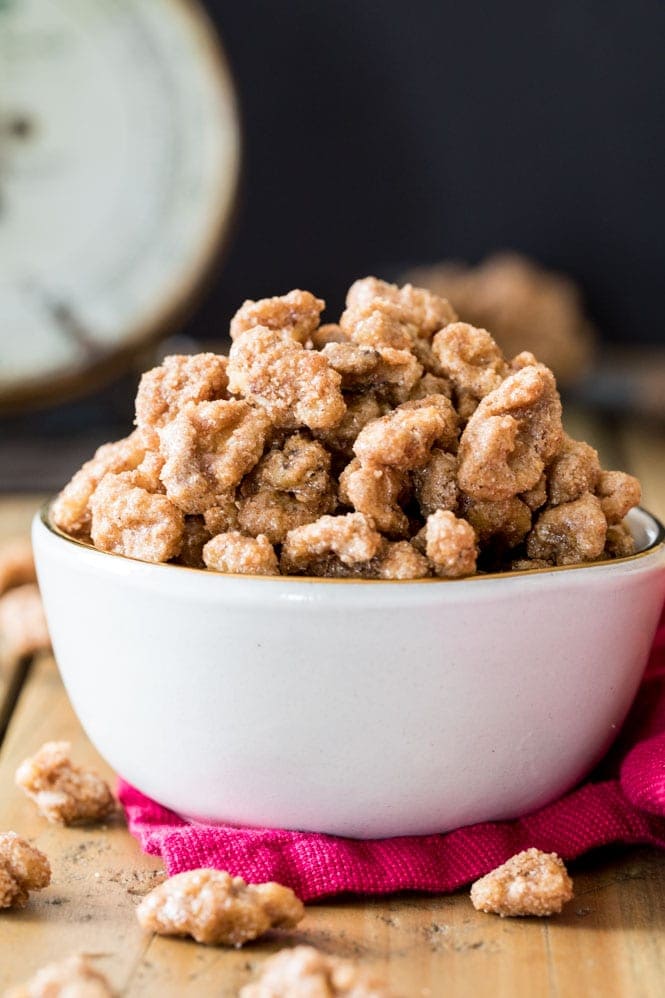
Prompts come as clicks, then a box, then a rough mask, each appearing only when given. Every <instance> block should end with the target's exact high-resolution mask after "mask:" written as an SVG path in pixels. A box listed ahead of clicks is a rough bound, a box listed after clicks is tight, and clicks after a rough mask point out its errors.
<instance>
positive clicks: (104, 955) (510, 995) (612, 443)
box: [0, 415, 665, 998]
mask: <svg viewBox="0 0 665 998" xmlns="http://www.w3.org/2000/svg"><path fill="white" fill-rule="evenodd" d="M568 422H569V428H570V430H571V432H572V433H574V434H579V435H581V436H586V438H587V439H590V440H593V441H594V442H595V443H596V446H598V447H599V449H600V450H601V456H602V457H603V459H604V461H605V462H606V466H610V467H624V468H627V469H629V470H631V471H633V472H635V473H636V474H638V475H639V476H640V477H641V478H642V481H643V484H644V492H645V498H644V503H645V505H646V506H647V507H648V508H650V509H652V510H653V511H654V512H655V513H657V514H658V515H660V517H661V518H663V519H665V435H664V434H663V432H662V431H658V430H656V429H652V430H650V431H648V432H644V431H638V429H637V428H636V427H632V426H630V425H627V424H626V425H623V426H621V427H614V426H612V425H611V424H608V423H607V422H602V423H601V422H596V421H591V420H589V418H588V417H582V416H581V415H574V416H573V417H569V421H568ZM38 503H39V497H35V496H27V497H14V498H5V499H4V500H0V540H2V539H3V538H4V537H7V536H11V535H14V534H16V533H18V532H21V531H23V530H25V529H27V525H28V522H29V519H30V516H31V513H32V511H33V510H34V508H35V507H36V506H37V505H38ZM90 665H91V669H94V662H91V663H90ZM17 675H18V673H17V668H16V667H15V666H11V667H10V665H9V664H8V663H5V666H4V670H3V671H2V672H0V713H3V712H4V717H5V727H6V733H5V737H4V740H3V742H2V746H1V750H0V829H1V830H5V829H14V830H15V831H17V832H19V833H21V834H23V835H26V836H27V837H28V838H30V839H31V840H32V841H34V842H35V844H36V845H38V846H39V847H40V848H41V849H43V850H44V852H46V853H47V855H48V856H49V857H50V859H51V864H52V867H53V882H52V885H51V886H50V887H49V888H47V889H46V890H44V891H42V892H41V893H37V894H35V895H33V898H32V900H31V902H30V904H29V906H28V907H27V908H26V909H25V910H24V911H17V912H14V911H12V912H5V913H2V914H0V992H1V991H2V990H4V988H5V987H8V986H9V985H12V984H16V983H18V982H19V981H22V980H23V979H25V978H26V977H28V976H29V975H30V974H32V973H33V972H34V971H35V970H36V969H37V968H38V967H39V966H41V965H43V964H44V963H46V962H48V961H50V960H53V959H56V958H59V957H63V956H66V955H69V954H70V953H74V952H87V953H90V954H95V956H96V963H97V965H98V967H99V968H100V970H102V971H103V972H104V973H106V974H107V975H108V977H109V980H110V981H111V983H112V985H113V987H114V988H115V989H116V990H117V992H118V993H119V994H121V995H128V996H138V995H145V996H152V995H155V996H159V998H170V996H173V998H176V996H182V995H196V996H199V995H201V996H208V995H210V996H212V995H215V996H219V998H223V996H232V995H235V994H237V991H238V989H239V987H240V986H241V985H242V984H244V983H246V982H247V981H248V980H249V979H250V978H251V976H252V974H253V973H254V972H255V971H256V969H257V968H258V967H259V966H260V964H261V962H262V960H263V959H264V957H265V956H266V955H267V954H268V953H271V952H273V951H274V950H275V949H276V948H277V947H278V942H277V941H276V940H275V939H273V940H270V941H266V942H261V943H257V944H254V945H248V946H246V947H245V948H244V949H242V950H240V951H234V950H225V949H216V948H206V947H204V946H199V945H197V944H196V943H193V942H188V941H182V940H172V939H163V938H158V937H153V936H150V935H147V934H146V933H144V932H143V931H141V929H140V928H139V926H138V923H137V921H136V918H135V916H134V908H135V906H136V904H137V902H138V900H139V899H140V897H141V896H142V894H144V893H145V892H146V891H147V890H149V889H150V887H151V886H152V885H153V884H154V883H155V878H157V877H159V871H160V869H161V864H160V863H159V862H158V861H157V860H155V859H153V858H150V857H147V856H144V855H142V854H141V852H140V850H139V848H138V846H137V844H136V842H135V841H134V840H133V839H132V838H131V837H130V835H129V834H128V832H127V830H126V828H125V827H124V825H123V823H122V822H121V821H120V820H118V821H117V822H116V823H112V824H109V825H108V826H106V827H104V828H98V829H89V830H86V829H80V828H73V829H61V828H58V827H55V826H52V825H48V824H47V823H46V822H45V821H43V820H42V819H40V818H39V817H38V816H37V814H36V812H35V809H34V807H33V806H32V805H31V804H30V803H29V802H28V801H27V800H26V799H25V798H24V797H23V796H22V795H21V794H20V793H19V792H18V791H17V790H15V789H14V782H13V780H14V772H15V770H16V767H17V765H18V763H19V762H20V761H21V760H22V759H23V758H24V757H25V756H27V755H29V754H31V753H32V752H33V751H34V750H35V749H36V748H37V747H38V746H39V745H41V744H42V742H44V741H46V740H48V739H68V740H69V741H71V742H72V744H73V752H74V756H75V758H76V759H78V760H80V761H81V762H83V763H89V764H91V765H94V766H95V767H96V768H97V769H98V770H99V771H100V772H102V773H103V774H104V775H105V776H106V777H108V778H109V780H112V779H113V774H112V773H111V772H110V770H109V768H108V766H107V765H106V764H105V763H104V762H103V760H102V759H100V757H99V756H98V755H97V753H96V752H95V750H94V749H93V747H92V745H91V744H90V742H89V741H88V739H87V738H86V736H85V735H84V733H83V731H82V729H81V727H80V725H79V723H78V721H77V720H76V718H75V716H74V714H73V712H72V710H71V707H70V705H69V702H68V700H67V697H66V695H65V693H64V690H63V687H62V685H61V682H60V679H59V677H58V673H57V670H56V668H55V665H54V663H53V661H52V659H51V658H50V657H49V656H43V657H41V658H40V659H39V660H37V661H36V662H34V663H33V665H32V667H31V669H30V671H29V674H28V675H27V677H24V682H23V684H22V688H21V689H20V692H17V689H16V686H17V681H16V680H17ZM7 722H8V723H7ZM572 872H573V874H574V877H575V888H576V897H575V900H574V901H573V903H572V904H570V905H569V906H568V908H567V909H566V911H565V912H564V913H563V915H561V916H560V917H556V918H553V919H550V920H542V921H538V920H531V921H519V920H514V921H511V920H508V919H506V920H501V919H499V918H495V917H493V916H488V915H481V914H478V913H477V912H475V911H474V910H473V908H472V907H471V904H470V902H469V899H468V893H467V892H466V891H461V892H459V893H457V894H454V895H452V896H441V897H431V896H421V895H411V896H401V897H393V898H388V899H384V900H370V901H360V900H344V901H339V902H335V903H330V902H327V903H322V904H315V905H310V906H308V908H307V915H306V917H305V919H304V921H303V922H302V923H301V926H300V928H299V930H298V931H297V932H295V933H292V934H289V935H288V936H287V937H286V938H282V939H281V940H280V942H286V943H288V944H293V943H296V942H308V943H312V944H314V945H316V946H318V947H320V948H321V949H323V950H325V951H326V952H330V953H337V954H340V955H344V956H350V957H354V958H356V959H358V960H359V961H361V962H362V963H363V964H365V965H367V966H368V967H372V968H373V969H375V970H376V971H378V972H380V973H381V974H382V975H383V976H384V977H385V979H386V981H387V983H388V984H389V986H390V988H391V992H392V993H393V994H395V995H397V996H402V998H416V996H430V998H444V996H445V998H459V996H467V995H468V996H474V998H476V996H479V998H484V996H487V998H490V996H491V998H537V996H540V995H543V996H545V995H546V996H562V998H566V996H571V998H577V996H584V998H595V996H597V998H607V996H613V995H617V996H629V998H651V996H654V998H655V996H661V995H663V994H665V931H664V930H665V856H661V855H660V854H658V853H656V852H655V851H653V850H650V849H641V848H640V849H636V848H632V849H615V850H611V851H603V852H602V853H600V854H596V855H595V856H592V857H587V858H585V859H584V860H582V861H579V862H578V863H576V864H573V867H572Z"/></svg>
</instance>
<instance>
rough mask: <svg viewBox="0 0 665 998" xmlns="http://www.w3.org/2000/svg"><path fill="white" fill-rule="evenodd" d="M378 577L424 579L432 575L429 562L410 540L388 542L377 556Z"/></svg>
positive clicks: (376, 568)
mask: <svg viewBox="0 0 665 998" xmlns="http://www.w3.org/2000/svg"><path fill="white" fill-rule="evenodd" d="M373 574H374V576H375V577H376V578H378V579H398V580H400V579H401V580H406V579H424V578H425V577H426V576H428V575H431V574H432V573H431V572H430V567H429V562H428V560H427V558H425V557H424V556H423V555H422V554H421V553H420V552H419V551H416V549H415V548H414V546H413V544H410V543H409V541H395V542H394V543H390V542H386V543H385V544H384V545H383V546H382V548H381V551H380V553H379V555H378V557H377V558H376V567H375V571H374V573H373Z"/></svg>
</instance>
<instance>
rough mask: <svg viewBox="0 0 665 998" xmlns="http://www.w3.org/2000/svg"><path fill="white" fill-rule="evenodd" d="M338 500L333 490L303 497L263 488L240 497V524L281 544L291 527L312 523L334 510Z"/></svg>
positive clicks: (272, 542)
mask: <svg viewBox="0 0 665 998" xmlns="http://www.w3.org/2000/svg"><path fill="white" fill-rule="evenodd" d="M335 505H336V502H335V498H334V495H333V493H332V492H328V493H325V494H324V495H323V496H319V497H318V498H316V499H307V500H302V499H298V498H297V497H296V496H293V495H291V494H290V493H288V492H278V491H276V490H275V489H269V488H264V489H261V490H260V491H258V492H256V493H254V494H253V495H248V496H247V497H245V498H242V499H240V501H239V503H238V525H239V526H240V527H241V528H242V530H244V531H246V533H248V534H252V535H253V536H254V537H258V536H259V535H260V534H264V535H265V536H266V537H267V538H268V540H269V541H270V543H271V544H281V543H282V541H283V540H284V538H285V537H286V535H287V534H288V532H289V530H294V529H295V528H296V527H302V526H304V525H305V524H306V523H313V522H314V521H315V520H317V519H318V518H319V517H320V516H322V515H323V514H324V513H331V512H332V511H333V510H334V508H335Z"/></svg>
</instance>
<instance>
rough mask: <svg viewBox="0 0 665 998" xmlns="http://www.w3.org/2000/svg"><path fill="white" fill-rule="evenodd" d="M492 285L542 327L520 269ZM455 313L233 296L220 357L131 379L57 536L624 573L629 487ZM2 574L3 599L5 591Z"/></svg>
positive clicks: (307, 565) (352, 571) (366, 286)
mask: <svg viewBox="0 0 665 998" xmlns="http://www.w3.org/2000/svg"><path fill="white" fill-rule="evenodd" d="M493 268H494V269H493ZM490 271H491V274H489V272H490ZM499 273H502V274H503V275H504V276H506V275H508V277H509V279H510V281H512V282H513V287H514V288H515V289H517V288H518V287H520V286H522V287H523V289H524V288H527V285H528V293H527V292H525V294H524V302H525V303H527V302H528V309H526V305H525V309H526V311H524V312H523V313H522V318H524V316H525V315H526V314H527V312H528V311H529V310H530V309H532V310H533V311H532V312H531V313H530V314H531V315H532V318H533V316H537V317H538V322H539V323H542V324H543V328H545V327H547V326H548V322H549V319H548V318H547V314H546V313H547V309H548V308H550V307H552V308H554V305H553V302H554V298H553V297H551V296H550V292H551V291H552V287H553V285H552V284H551V282H550V284H547V282H545V283H544V284H542V283H541V281H540V277H538V276H537V275H536V276H534V274H535V272H533V273H530V274H529V275H527V277H526V278H525V277H524V274H525V273H526V271H525V269H524V267H523V266H522V264H518V263H516V261H515V260H512V261H511V260H507V261H506V260H504V261H503V262H496V264H492V267H489V266H488V274H489V277H488V280H489V283H490V284H491V283H492V281H494V278H495V277H496V275H497V274H499ZM492 275H493V276H492ZM520 282H522V285H520ZM546 284H547V286H546ZM538 289H540V290H538ZM495 290H496V288H495ZM541 291H542V294H543V299H542V302H541V303H540V304H542V303H544V302H545V301H547V302H548V303H549V304H548V305H547V308H545V307H544V305H543V308H541V307H540V304H539V294H540V292H541ZM515 293H516V294H517V291H516V292H515ZM520 293H521V292H520ZM562 295H563V296H564V297H565V292H562ZM481 297H482V295H481ZM554 297H556V296H554ZM499 298H500V296H499ZM490 299H491V295H490V296H489V297H488V298H486V299H483V300H485V302H486V304H487V303H488V302H489V301H490ZM498 300H499V299H498V298H497V301H498ZM465 302H466V304H465V308H464V309H462V311H463V315H464V320H465V321H458V318H457V315H456V314H455V311H454V309H453V307H452V306H451V305H450V303H449V301H447V300H446V296H445V295H441V294H438V293H437V292H436V290H428V289H425V288H419V287H414V286H413V285H411V284H406V285H404V286H403V287H398V286H397V285H396V284H389V283H388V282H386V281H382V280H380V279H379V278H376V277H366V278H363V279H361V280H359V281H356V282H355V283H354V284H353V285H352V286H351V288H350V289H349V292H348V295H347V301H346V309H345V310H344V312H343V314H342V315H341V317H340V318H339V321H338V322H330V323H327V324H325V325H323V326H321V325H320V324H319V323H320V318H321V311H322V309H323V307H324V302H323V300H322V299H320V298H317V297H316V296H315V295H313V294H312V293H311V292H309V291H305V290H302V289H300V288H295V289H293V290H292V291H289V292H288V293H286V294H283V295H278V296H275V297H272V298H262V299H260V300H257V301H253V300H248V301H246V302H245V303H244V304H243V305H242V307H241V308H240V309H239V310H238V312H237V313H236V315H235V316H234V318H233V320H232V323H231V333H232V338H233V342H232V345H231V349H230V353H229V356H228V357H224V356H221V355H217V354H212V353H202V354H195V355H192V356H185V355H174V356H171V357H167V358H165V360H164V361H163V362H162V364H160V365H159V366H158V367H156V368H153V369H152V370H151V371H148V372H147V373H146V374H145V375H144V377H143V379H142V381H141V385H140V387H139V391H138V395H137V401H136V420H137V426H138V428H137V430H136V431H135V432H134V433H133V434H131V435H130V436H129V437H127V438H126V439H124V440H120V441H118V442H117V443H114V444H107V445H104V446H103V447H101V448H100V449H99V450H98V451H97V453H96V454H95V456H94V457H93V459H92V460H91V461H89V462H87V463H86V464H85V465H84V466H83V468H81V470H80V471H79V472H77V473H76V475H74V477H73V478H72V480H71V482H70V483H69V484H68V485H66V486H65V488H64V489H63V490H62V492H61V493H60V496H59V497H58V498H57V499H56V500H55V502H54V503H53V506H52V519H53V522H54V523H55V524H56V525H57V526H59V527H60V529H62V530H64V531H65V532H67V533H69V534H71V535H73V536H75V537H77V538H79V539H80V540H82V541H84V542H88V541H90V540H91V541H92V543H93V545H95V546H96V547H97V548H99V549H101V550H104V551H108V552H111V553H114V554H119V555H125V556H130V557H132V558H138V559H141V560H143V561H153V562H173V563H175V564H180V565H186V566H188V567H193V568H206V569H208V570H210V571H218V572H225V573H237V574H246V575H279V574H283V575H300V576H302V575H311V576H315V577H320V578H321V577H322V578H348V579H392V580H395V579H401V580H407V579H417V578H422V577H425V576H436V577H439V578H444V579H453V578H461V577H464V576H466V575H469V574H473V573H475V572H479V573H484V572H493V573H494V572H510V571H515V570H526V569H528V568H529V567H532V568H545V567H552V566H554V565H573V564H579V563H583V562H594V561H597V560H599V559H606V558H620V557H626V556H628V555H629V554H630V553H631V552H632V551H633V549H634V543H633V540H632V537H631V536H630V531H629V530H628V529H627V528H626V526H625V524H624V522H623V520H624V517H625V516H626V514H627V513H628V512H629V510H630V509H631V508H632V507H633V506H634V505H636V504H637V503H638V502H639V500H640V487H639V483H638V482H637V480H636V479H634V478H633V477H632V476H630V475H627V474H625V473H623V472H620V471H604V470H602V468H601V466H600V462H599V459H598V455H597V453H596V451H595V450H594V449H593V448H592V447H590V446H589V445H588V444H586V443H584V442H583V441H579V440H573V439H572V438H571V437H570V436H568V435H567V434H565V433H564V430H563V425H562V410H561V401H560V398H559V394H558V391H557V386H556V381H555V379H554V376H553V374H552V371H551V370H550V369H549V368H548V367H546V366H545V365H544V364H542V363H540V362H539V360H538V358H537V357H536V356H535V355H534V353H532V352H531V351H530V350H528V349H524V348H523V346H522V345H518V346H516V348H515V349H510V350H506V351H505V352H504V350H503V349H502V346H501V344H500V343H498V342H497V340H496V339H495V338H494V337H493V335H492V333H491V332H489V331H488V330H493V326H492V324H491V323H490V322H484V321H479V320H474V322H475V324H474V323H472V322H471V321H469V320H470V319H471V318H472V311H471V310H469V311H466V307H467V304H469V302H470V299H469V298H468V297H467V299H466V300H465ZM481 311H482V310H477V313H478V314H480V312H481ZM487 314H488V315H489V314H490V312H489V311H488V312H487ZM495 314H496V321H497V322H498V323H499V324H501V322H502V319H501V315H500V310H499V311H498V312H496V313H495ZM515 314H517V313H515ZM520 321H521V320H520ZM534 321H535V320H534ZM518 324H519V322H518ZM554 325H556V323H555V324H554ZM525 329H526V326H523V328H522V334H523V333H524V330H525ZM535 331H537V330H536V329H535V327H534V332H535ZM504 333H505V330H504ZM502 342H503V343H504V344H505V343H506V342H508V338H505V339H504V340H502ZM524 342H525V343H527V342H528V338H527V337H526V336H525V337H524ZM513 354H514V356H512V355H513ZM511 356H512V359H510V357H511ZM7 564H8V568H6V570H5V578H6V580H9V581H5V582H4V583H3V569H2V557H1V555H0V588H1V587H2V586H3V585H14V586H15V585H17V584H18V582H19V581H20V580H21V576H20V572H21V571H23V569H21V568H20V564H19V563H18V562H16V559H14V562H12V560H11V558H10V559H9V562H7ZM17 564H19V568H18V569H17V567H16V565H17ZM29 570H30V569H28V571H29ZM17 571H18V572H19V574H18V575H17V574H16V573H17ZM12 573H13V574H12ZM12 579H14V581H13V582H12V581H11V580H12ZM17 598H18V597H17ZM1 611H2V603H0V615H1ZM0 622H1V621H0Z"/></svg>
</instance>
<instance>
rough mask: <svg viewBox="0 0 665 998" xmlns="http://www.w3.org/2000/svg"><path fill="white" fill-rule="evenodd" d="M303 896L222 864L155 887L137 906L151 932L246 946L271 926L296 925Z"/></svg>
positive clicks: (198, 940)
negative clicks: (220, 867)
mask: <svg viewBox="0 0 665 998" xmlns="http://www.w3.org/2000/svg"><path fill="white" fill-rule="evenodd" d="M304 914H305V908H304V906H303V903H302V901H300V900H299V898H297V897H296V895H295V894H294V893H293V891H292V890H290V889H289V888H288V887H283V886H282V885H281V884H276V883H272V882H271V883H266V884H247V883H245V881H244V880H243V879H242V877H232V876H230V874H228V873H225V872H224V871H221V870H207V869H203V870H188V871H187V872H185V873H178V874H176V875H175V876H174V877H170V878H169V879H168V880H166V881H164V883H163V884H160V885H159V887H155V889H154V890H152V891H151V892H150V894H148V895H147V897H145V898H144V899H143V901H142V902H141V904H140V905H139V906H138V908H137V909H136V915H137V918H138V920H139V922H140V924H141V926H142V928H144V929H146V930H147V931H149V932H156V933H158V935H164V936H192V937H193V938H194V939H196V941H197V942H199V943H209V944H212V945H219V944H222V945H227V946H236V947H238V946H242V944H243V943H246V942H248V941H249V940H250V939H256V938H257V937H258V936H262V935H263V934H264V933H265V932H268V930H269V929H293V928H295V926H296V925H297V924H298V922H299V921H300V920H301V918H302V917H303V915H304Z"/></svg>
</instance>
